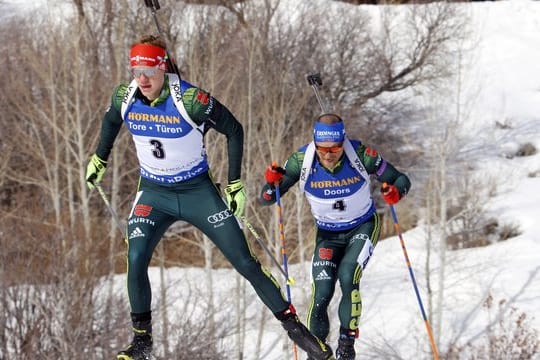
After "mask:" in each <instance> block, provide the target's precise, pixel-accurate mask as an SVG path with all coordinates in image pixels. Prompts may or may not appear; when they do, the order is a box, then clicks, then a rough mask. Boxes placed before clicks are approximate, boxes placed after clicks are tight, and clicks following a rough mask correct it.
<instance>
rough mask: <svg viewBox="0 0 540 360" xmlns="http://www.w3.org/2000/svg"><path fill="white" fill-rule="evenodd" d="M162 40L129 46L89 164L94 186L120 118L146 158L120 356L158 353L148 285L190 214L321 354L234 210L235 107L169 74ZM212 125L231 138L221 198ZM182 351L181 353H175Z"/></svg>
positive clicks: (308, 347) (239, 139)
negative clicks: (155, 259)
mask: <svg viewBox="0 0 540 360" xmlns="http://www.w3.org/2000/svg"><path fill="white" fill-rule="evenodd" d="M165 49H166V48H165V45H164V43H163V42H162V41H161V40H160V39H159V38H156V37H153V36H147V37H144V38H143V39H141V40H140V41H138V42H137V43H136V44H134V45H133V46H132V47H131V51H130V59H129V62H130V69H131V74H132V76H133V80H132V81H131V83H129V84H122V85H120V86H118V87H117V88H116V89H115V90H114V93H113V96H112V102H111V106H110V107H109V109H108V110H107V112H106V113H105V116H104V118H103V122H102V127H101V136H100V139H99V144H98V146H97V149H96V151H95V153H94V154H93V155H92V157H91V159H90V162H89V164H88V167H87V173H86V180H87V183H88V186H89V187H90V188H93V187H94V186H95V184H96V183H99V182H100V181H101V180H102V178H103V175H104V173H105V170H106V169H107V160H108V158H109V155H110V152H111V149H112V148H113V144H114V141H115V139H116V136H117V135H118V132H119V130H120V128H121V127H122V126H125V127H126V128H127V129H128V130H129V131H130V133H131V136H132V137H133V142H134V144H135V150H136V152H137V158H138V160H139V166H140V172H139V175H140V179H139V182H138V184H139V185H138V189H137V194H136V196H135V200H134V202H133V207H132V211H131V213H130V214H129V218H128V225H127V234H126V235H127V239H126V242H127V244H128V254H127V261H128V272H127V291H128V296H129V303H130V306H131V320H132V323H133V331H134V334H133V341H132V343H131V344H130V345H129V346H128V347H127V348H126V349H125V350H122V351H120V352H119V353H118V355H117V359H123V360H134V359H149V358H150V354H151V351H152V343H153V341H152V317H151V310H152V304H151V298H152V292H151V289H150V282H149V280H148V274H147V272H148V265H149V263H150V260H151V258H152V253H153V251H154V249H155V247H156V245H157V244H158V242H159V241H160V239H161V237H162V235H163V234H164V232H165V231H166V230H167V228H168V227H169V226H170V225H171V224H172V223H174V222H175V221H178V220H183V221H186V222H188V223H190V224H192V225H194V226H195V227H197V228H198V229H200V230H201V231H202V232H203V233H204V234H206V235H207V236H208V238H210V239H211V241H212V242H213V243H214V244H215V245H216V246H217V248H219V249H220V250H221V252H222V253H223V254H224V255H225V257H226V258H227V259H228V260H229V261H230V262H231V264H232V265H233V266H234V268H235V269H236V270H237V271H238V272H239V273H240V274H241V275H242V276H244V277H245V278H246V279H247V280H248V281H249V282H250V283H251V285H252V286H253V287H254V289H255V291H256V292H257V294H258V295H259V297H260V298H261V300H262V301H263V302H264V304H265V305H266V306H267V307H268V308H269V309H270V310H271V311H272V313H273V314H274V315H275V317H276V318H277V319H278V320H280V321H281V322H282V324H283V327H284V328H285V329H286V330H287V332H288V334H289V336H290V338H291V339H292V340H293V341H295V342H296V343H297V344H298V345H299V346H300V347H301V348H302V349H304V350H305V351H306V352H307V353H308V354H309V355H310V356H311V357H313V358H315V359H321V360H322V359H324V360H326V359H333V355H332V350H331V349H330V348H328V347H327V346H326V344H324V343H323V342H321V341H319V340H318V339H317V338H316V337H314V336H313V335H312V334H311V333H310V332H309V331H308V330H307V328H306V327H305V326H304V325H303V324H302V323H301V322H300V321H299V320H298V317H297V315H296V312H295V310H294V307H293V306H292V304H290V303H289V302H287V301H286V300H285V297H284V296H283V294H282V292H281V289H280V288H279V287H278V285H277V281H276V280H275V279H274V278H273V277H272V276H271V275H270V273H269V272H268V271H267V270H264V269H263V268H262V267H261V264H260V263H259V261H258V259H257V258H256V257H255V256H254V254H252V253H251V251H250V247H249V245H248V243H247V241H246V238H245V237H244V233H243V232H242V230H241V229H240V227H239V225H238V222H237V220H236V219H235V216H243V212H244V204H245V199H246V194H245V190H244V185H243V183H242V180H241V176H240V175H241V173H240V169H241V164H242V155H243V141H244V133H243V129H242V125H241V124H240V123H239V122H238V120H237V119H236V118H235V117H234V115H233V114H232V113H231V112H230V111H229V110H228V109H227V108H226V107H225V106H223V105H222V104H221V103H220V102H219V101H218V100H216V99H215V98H214V97H212V96H211V95H210V94H209V93H208V92H206V91H204V90H202V89H200V88H198V87H196V86H194V85H192V84H190V83H188V82H186V81H184V80H180V79H179V78H178V76H177V75H176V74H172V73H168V72H167V71H168V69H167V66H166V64H167V58H166V56H167V55H166V50H165ZM208 129H214V130H216V131H217V132H219V133H221V134H223V135H225V136H226V137H227V151H228V158H229V164H228V165H229V169H228V185H227V187H226V188H225V194H226V199H227V201H226V202H225V201H224V200H223V199H222V197H221V195H220V193H219V191H218V190H217V187H216V185H215V184H214V183H213V181H212V179H211V177H210V175H209V165H208V159H207V155H206V149H205V147H204V141H203V137H204V134H205V133H206V131H207V130H208ZM179 357H180V356H179Z"/></svg>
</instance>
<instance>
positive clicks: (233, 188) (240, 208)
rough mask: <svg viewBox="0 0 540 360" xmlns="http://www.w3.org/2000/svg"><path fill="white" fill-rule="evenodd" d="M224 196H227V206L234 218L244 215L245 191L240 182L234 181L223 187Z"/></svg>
mask: <svg viewBox="0 0 540 360" xmlns="http://www.w3.org/2000/svg"><path fill="white" fill-rule="evenodd" d="M225 195H226V196H227V204H228V206H229V210H231V211H232V213H233V214H234V215H236V216H243V215H244V208H245V206H246V189H245V188H244V184H243V183H242V180H240V179H239V180H234V181H231V182H230V183H229V185H227V187H225Z"/></svg>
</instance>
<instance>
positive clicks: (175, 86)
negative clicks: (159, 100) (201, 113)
mask: <svg viewBox="0 0 540 360" xmlns="http://www.w3.org/2000/svg"><path fill="white" fill-rule="evenodd" d="M167 76H168V77H169V90H170V92H171V96H172V98H173V102H174V105H175V106H176V109H177V110H178V112H179V113H180V115H182V117H183V118H184V119H185V120H186V121H187V123H188V124H189V125H191V127H192V128H194V129H198V128H199V126H197V124H195V122H194V121H193V119H191V117H190V116H189V114H188V113H187V110H186V107H185V106H184V102H183V101H182V90H181V88H180V78H179V77H178V75H176V74H167ZM199 131H200V129H199Z"/></svg>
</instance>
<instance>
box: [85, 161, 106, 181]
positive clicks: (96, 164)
mask: <svg viewBox="0 0 540 360" xmlns="http://www.w3.org/2000/svg"><path fill="white" fill-rule="evenodd" d="M106 169H107V162H106V161H104V160H101V159H100V158H99V157H98V156H97V155H96V154H94V155H92V157H91V158H90V161H89V162H88V165H87V166H86V185H87V186H88V188H89V189H93V188H94V187H95V186H94V184H99V183H100V182H101V180H102V179H103V175H104V174H105V170H106Z"/></svg>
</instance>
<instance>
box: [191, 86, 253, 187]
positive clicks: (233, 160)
mask: <svg viewBox="0 0 540 360" xmlns="http://www.w3.org/2000/svg"><path fill="white" fill-rule="evenodd" d="M182 100H183V102H184V106H185V107H186V111H187V112H188V114H189V116H190V117H191V118H192V120H193V121H195V123H197V124H199V125H200V124H202V123H205V124H206V126H209V127H210V128H213V129H215V130H216V131H217V132H219V133H221V134H223V135H225V137H226V138H227V151H228V155H229V171H228V181H229V182H231V181H233V180H237V179H240V176H241V173H242V157H243V154H244V129H243V127H242V124H240V122H239V121H238V120H237V119H236V118H235V117H234V115H233V114H232V113H231V112H230V111H229V109H227V108H226V107H225V106H224V105H222V104H221V103H220V102H219V101H217V100H216V99H215V98H214V97H212V96H210V94H209V93H207V92H206V91H204V90H201V89H199V88H197V87H192V88H189V89H187V90H186V91H185V92H184V94H183V98H182Z"/></svg>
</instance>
